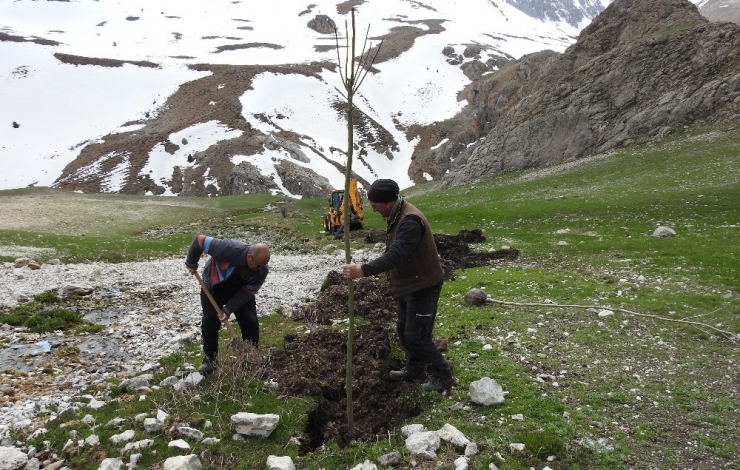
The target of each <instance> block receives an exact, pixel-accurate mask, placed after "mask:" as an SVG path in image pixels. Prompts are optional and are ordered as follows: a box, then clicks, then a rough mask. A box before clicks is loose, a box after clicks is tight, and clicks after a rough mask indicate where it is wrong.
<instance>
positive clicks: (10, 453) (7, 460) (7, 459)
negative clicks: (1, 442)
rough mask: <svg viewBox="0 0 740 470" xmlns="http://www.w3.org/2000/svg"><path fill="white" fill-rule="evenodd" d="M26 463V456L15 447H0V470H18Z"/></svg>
mask: <svg viewBox="0 0 740 470" xmlns="http://www.w3.org/2000/svg"><path fill="white" fill-rule="evenodd" d="M26 462H28V457H27V456H26V454H24V453H23V452H21V451H20V449H16V448H15V447H5V446H3V447H0V470H18V469H20V468H23V466H24V465H26Z"/></svg>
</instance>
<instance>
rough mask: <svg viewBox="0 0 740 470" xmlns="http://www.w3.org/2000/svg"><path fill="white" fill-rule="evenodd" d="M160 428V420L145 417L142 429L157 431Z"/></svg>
mask: <svg viewBox="0 0 740 470" xmlns="http://www.w3.org/2000/svg"><path fill="white" fill-rule="evenodd" d="M161 430H162V421H160V420H158V419H157V418H146V419H144V431H146V432H159V431H161Z"/></svg>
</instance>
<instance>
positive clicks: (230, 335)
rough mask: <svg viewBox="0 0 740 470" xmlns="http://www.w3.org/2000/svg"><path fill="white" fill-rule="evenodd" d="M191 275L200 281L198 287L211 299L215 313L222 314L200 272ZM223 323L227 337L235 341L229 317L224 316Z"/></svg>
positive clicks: (234, 333)
mask: <svg viewBox="0 0 740 470" xmlns="http://www.w3.org/2000/svg"><path fill="white" fill-rule="evenodd" d="M193 276H195V278H196V279H197V280H198V283H200V287H202V288H203V292H205V294H206V296H207V297H208V300H210V301H211V304H213V308H215V309H216V313H218V315H219V317H220V316H221V315H223V314H224V313H223V312H222V311H221V307H219V306H218V302H216V299H214V298H213V295H211V291H209V290H208V287H206V283H205V282H203V278H202V277H200V274H198V272H197V271H196V272H194V273H193ZM222 323H223V324H224V325H226V329H227V330H229V337H230V338H231V340H232V341H236V340H237V337H236V332H234V328H232V327H231V322H229V317H228V316H227V317H226V320H224V321H223V322H222Z"/></svg>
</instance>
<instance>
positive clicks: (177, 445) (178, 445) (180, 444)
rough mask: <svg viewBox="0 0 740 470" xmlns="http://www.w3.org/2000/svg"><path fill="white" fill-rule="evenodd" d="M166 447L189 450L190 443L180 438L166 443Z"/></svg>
mask: <svg viewBox="0 0 740 470" xmlns="http://www.w3.org/2000/svg"><path fill="white" fill-rule="evenodd" d="M167 447H172V448H174V449H177V450H190V444H188V443H187V442H185V441H183V440H182V439H175V440H174V441H170V442H169V443H168V444H167Z"/></svg>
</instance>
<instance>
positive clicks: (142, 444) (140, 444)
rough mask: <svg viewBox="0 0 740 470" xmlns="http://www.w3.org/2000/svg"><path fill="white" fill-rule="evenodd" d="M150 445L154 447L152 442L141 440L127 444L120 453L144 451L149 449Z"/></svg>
mask: <svg viewBox="0 0 740 470" xmlns="http://www.w3.org/2000/svg"><path fill="white" fill-rule="evenodd" d="M152 445H154V441H153V440H151V439H143V440H141V441H136V442H129V443H128V444H126V445H125V446H124V447H123V449H122V450H121V452H130V451H132V450H141V449H146V448H147V447H151V446H152Z"/></svg>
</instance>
